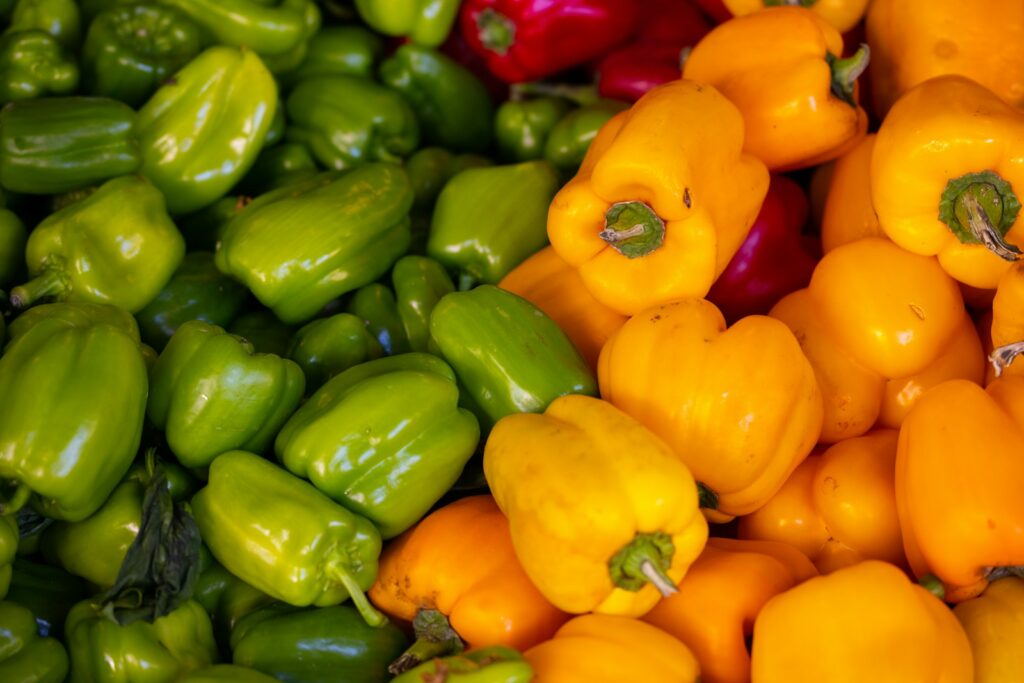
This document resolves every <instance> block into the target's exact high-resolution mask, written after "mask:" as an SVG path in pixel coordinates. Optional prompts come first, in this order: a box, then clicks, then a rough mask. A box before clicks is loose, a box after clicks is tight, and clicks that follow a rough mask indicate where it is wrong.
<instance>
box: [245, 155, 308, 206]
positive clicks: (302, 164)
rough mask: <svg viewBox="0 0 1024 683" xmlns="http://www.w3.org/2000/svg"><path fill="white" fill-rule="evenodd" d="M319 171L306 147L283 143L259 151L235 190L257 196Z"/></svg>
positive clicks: (304, 178)
mask: <svg viewBox="0 0 1024 683" xmlns="http://www.w3.org/2000/svg"><path fill="white" fill-rule="evenodd" d="M319 172H320V167H319V166H317V164H316V160H314V159H313V156H312V155H311V154H310V153H309V148H307V147H306V146H305V145H302V144H299V143H297V142H285V143H282V144H280V145H277V146H275V147H270V148H269V149H265V150H263V151H262V152H260V155H259V156H258V157H256V162H255V163H254V164H253V165H252V168H250V169H249V172H248V173H246V174H245V177H244V178H242V181H241V182H240V183H239V184H238V187H237V191H238V192H241V193H242V194H244V195H249V196H255V195H260V194H263V193H265V192H270V191H271V190H276V189H278V188H280V187H285V186H286V185H291V184H292V183H296V182H299V181H302V180H308V179H310V178H312V177H313V176H315V175H317V173H319Z"/></svg>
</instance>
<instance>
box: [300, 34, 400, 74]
mask: <svg viewBox="0 0 1024 683" xmlns="http://www.w3.org/2000/svg"><path fill="white" fill-rule="evenodd" d="M382 54H384V41H383V40H381V39H380V36H378V35H377V34H375V33H373V32H372V31H368V30H367V29H365V28H363V27H362V26H326V27H324V28H323V29H321V30H320V31H319V32H317V34H316V35H315V36H313V39H312V40H310V41H309V50H308V52H307V53H306V58H305V59H304V60H303V61H302V64H301V65H300V66H299V68H298V69H296V70H295V71H292V72H289V73H287V74H285V75H284V77H283V80H284V82H285V83H290V84H294V83H297V82H299V81H302V80H305V79H307V78H317V77H320V76H362V77H363V78H372V77H373V73H374V69H375V68H376V66H377V62H378V60H380V57H381V55H382Z"/></svg>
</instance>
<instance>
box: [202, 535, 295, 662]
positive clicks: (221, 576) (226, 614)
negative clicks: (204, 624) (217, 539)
mask: <svg viewBox="0 0 1024 683" xmlns="http://www.w3.org/2000/svg"><path fill="white" fill-rule="evenodd" d="M204 550H205V549H204ZM202 562H203V565H204V566H203V569H202V572H201V573H200V575H199V579H198V580H197V581H196V585H195V591H194V592H193V594H192V599H193V600H195V601H196V602H198V603H199V604H200V605H202V606H203V609H205V610H206V613H207V614H209V615H210V620H211V621H212V622H213V634H214V637H215V638H216V639H217V642H218V643H219V644H220V645H221V650H222V651H223V652H225V653H227V652H230V651H231V647H230V642H231V633H232V631H234V629H235V625H236V624H237V623H238V622H239V621H240V620H241V619H242V617H244V616H246V615H247V614H251V613H253V612H255V611H256V610H259V609H262V608H263V607H266V606H268V605H272V604H277V601H276V600H274V598H272V597H270V596H269V595H267V594H266V593H264V592H262V591H259V590H257V589H255V588H253V587H252V586H250V585H249V584H247V583H246V582H245V581H242V580H241V579H239V578H238V577H237V576H235V575H234V574H232V573H231V572H229V571H228V570H227V569H225V568H224V567H223V566H221V565H220V563H218V562H217V561H216V560H214V559H213V556H212V555H210V552H209V551H208V550H206V551H205V553H204V554H203V555H202Z"/></svg>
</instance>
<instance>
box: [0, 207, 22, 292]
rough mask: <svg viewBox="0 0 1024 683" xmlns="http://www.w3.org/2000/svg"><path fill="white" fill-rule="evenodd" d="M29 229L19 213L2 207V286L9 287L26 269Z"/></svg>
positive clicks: (0, 227)
mask: <svg viewBox="0 0 1024 683" xmlns="http://www.w3.org/2000/svg"><path fill="white" fill-rule="evenodd" d="M27 241H28V230H26V229H25V224H24V223H22V222H21V219H20V218H18V215H17V214H15V213H14V212H13V211H8V210H7V209H0V287H7V286H8V285H10V284H11V283H12V282H14V280H15V278H17V277H21V276H22V275H23V271H24V269H25V243H26V242H27Z"/></svg>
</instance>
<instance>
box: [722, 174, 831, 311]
mask: <svg viewBox="0 0 1024 683" xmlns="http://www.w3.org/2000/svg"><path fill="white" fill-rule="evenodd" d="M808 210H809V208H808V202H807V196H806V195H805V194H804V191H803V189H801V187H800V186H799V185H798V184H797V183H796V182H794V181H793V180H790V179H789V178H787V177H785V176H781V175H773V176H772V180H771V184H770V185H769V186H768V194H767V196H766V197H765V199H764V204H762V205H761V212H760V213H759V214H758V216H757V220H756V221H754V226H753V227H752V228H751V229H750V233H749V234H748V235H747V239H746V240H745V241H744V242H743V245H742V246H741V247H740V248H739V251H737V252H736V255H735V256H733V258H732V260H731V261H730V262H729V265H728V266H726V267H725V271H724V272H723V273H722V275H721V276H720V277H719V278H718V280H716V281H715V284H714V285H712V287H711V291H710V292H708V295H707V300H708V301H710V302H712V303H713V304H715V305H716V306H718V308H719V309H721V311H722V314H723V315H725V318H726V320H727V321H728V322H729V324H732V323H733V322H735V321H736V320H739V319H740V318H742V317H744V316H747V315H753V314H764V313H767V312H768V310H769V309H770V308H771V307H772V306H773V305H774V304H775V302H777V301H778V300H779V299H781V298H782V297H783V296H785V295H786V294H789V293H790V292H793V291H796V290H798V289H800V288H802V287H806V286H807V284H808V283H809V282H810V280H811V272H812V271H813V270H814V266H815V264H817V262H818V251H819V247H818V245H817V240H816V239H815V238H811V237H808V236H805V235H802V234H801V229H802V228H803V226H804V224H805V223H806V222H807V215H808Z"/></svg>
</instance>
